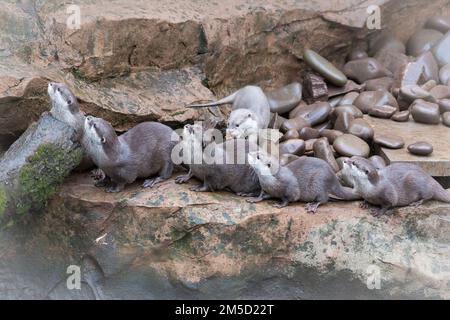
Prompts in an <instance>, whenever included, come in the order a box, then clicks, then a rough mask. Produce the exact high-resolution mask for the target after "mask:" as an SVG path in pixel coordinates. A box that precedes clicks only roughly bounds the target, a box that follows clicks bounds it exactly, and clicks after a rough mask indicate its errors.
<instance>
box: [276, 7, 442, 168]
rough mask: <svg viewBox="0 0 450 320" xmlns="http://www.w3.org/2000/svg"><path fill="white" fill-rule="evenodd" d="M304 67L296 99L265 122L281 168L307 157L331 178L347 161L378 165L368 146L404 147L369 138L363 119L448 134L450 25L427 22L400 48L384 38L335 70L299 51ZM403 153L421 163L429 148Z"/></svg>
mask: <svg viewBox="0 0 450 320" xmlns="http://www.w3.org/2000/svg"><path fill="white" fill-rule="evenodd" d="M304 61H305V62H306V64H307V65H308V66H309V68H310V70H308V71H307V72H305V74H304V77H303V87H302V90H301V92H302V96H301V97H299V99H298V101H297V103H291V104H290V108H287V109H286V108H284V109H283V110H279V111H280V112H279V113H275V114H273V117H272V122H271V127H272V128H275V129H279V130H280V131H281V133H282V134H283V136H282V138H281V140H280V141H281V142H280V156H281V161H282V163H287V162H289V161H291V160H292V159H294V158H295V157H296V156H301V155H311V156H316V157H319V158H322V159H323V160H325V161H327V162H328V163H329V164H330V166H331V167H332V168H333V169H334V170H335V171H336V172H338V171H339V170H340V169H341V168H342V163H343V160H344V159H346V158H347V157H351V156H361V157H365V158H371V159H372V160H373V161H374V162H375V163H376V164H377V165H378V166H382V165H384V162H383V160H382V159H381V158H380V157H378V156H373V150H375V148H374V146H376V145H377V146H380V147H384V148H391V149H401V148H404V147H405V142H404V140H403V139H402V137H399V136H394V135H391V134H389V135H388V134H384V133H383V132H375V131H374V129H373V127H372V126H371V125H370V124H369V123H368V122H367V121H366V120H365V119H364V118H363V115H364V114H368V115H369V116H371V117H378V118H384V119H391V120H392V121H397V122H406V121H415V122H418V123H425V124H429V125H437V124H439V123H441V122H442V123H443V124H444V125H446V126H449V127H450V17H444V16H436V17H433V18H430V19H429V20H428V21H427V22H426V24H425V26H424V27H423V28H422V29H420V30H418V31H417V32H416V33H414V34H413V35H412V36H411V38H410V39H409V40H408V41H407V43H406V44H404V43H402V42H401V41H399V40H398V39H396V38H395V37H394V36H392V35H391V34H389V33H387V32H382V33H380V34H378V35H377V36H375V37H373V38H372V39H370V40H369V41H367V42H364V43H358V44H356V45H355V47H354V49H353V50H352V51H351V53H350V54H349V56H348V57H347V62H346V63H345V65H344V66H343V68H342V70H340V69H339V68H337V67H336V66H334V65H333V64H332V63H331V62H329V61H328V60H326V59H325V58H324V57H322V56H320V55H319V54H318V53H316V52H314V51H313V50H305V52H304ZM298 86H299V84H295V85H294V84H291V85H290V86H287V87H285V88H283V89H282V90H284V92H282V93H281V94H280V92H277V93H273V94H274V95H277V94H278V95H279V96H283V94H284V95H285V97H286V99H287V100H289V93H290V90H291V89H290V88H296V89H295V90H293V89H292V90H291V91H292V96H293V95H294V91H295V92H298ZM269 95H270V94H269ZM292 96H291V97H290V98H291V100H292ZM407 150H408V152H410V153H412V154H415V155H419V156H427V155H430V154H431V153H432V152H433V146H432V145H431V144H430V143H428V142H425V141H417V142H415V143H413V144H411V145H409V146H407Z"/></svg>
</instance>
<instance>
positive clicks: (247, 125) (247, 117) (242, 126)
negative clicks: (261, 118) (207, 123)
mask: <svg viewBox="0 0 450 320" xmlns="http://www.w3.org/2000/svg"><path fill="white" fill-rule="evenodd" d="M256 119H257V117H256V116H255V114H254V113H253V112H251V111H249V110H247V109H238V110H234V111H233V112H231V114H230V119H229V120H228V128H227V134H229V135H230V136H231V137H232V138H234V139H243V138H246V137H248V136H250V135H253V134H257V133H258V122H257V121H256Z"/></svg>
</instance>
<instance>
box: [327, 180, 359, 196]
mask: <svg viewBox="0 0 450 320" xmlns="http://www.w3.org/2000/svg"><path fill="white" fill-rule="evenodd" d="M331 194H332V195H334V196H336V197H338V198H339V199H342V200H360V199H361V196H360V195H358V194H357V193H356V192H355V191H354V190H353V189H351V188H348V187H344V186H342V185H341V184H340V183H339V182H338V181H336V183H335V184H334V185H333V188H332V189H331Z"/></svg>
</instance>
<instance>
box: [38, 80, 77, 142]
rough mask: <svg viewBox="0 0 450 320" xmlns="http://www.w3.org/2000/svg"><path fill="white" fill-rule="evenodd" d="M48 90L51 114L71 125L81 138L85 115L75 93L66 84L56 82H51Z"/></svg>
mask: <svg viewBox="0 0 450 320" xmlns="http://www.w3.org/2000/svg"><path fill="white" fill-rule="evenodd" d="M47 92H48V95H49V97H50V101H51V104H52V107H51V109H50V113H51V115H52V116H53V117H54V118H56V119H57V120H59V121H62V122H64V123H66V124H68V125H69V126H71V127H72V128H73V129H74V130H75V132H76V133H77V138H78V140H80V139H81V138H82V135H83V129H84V115H83V114H82V112H81V111H80V105H79V104H78V100H77V98H76V97H75V95H74V94H73V93H72V91H70V89H69V88H68V87H67V86H66V85H65V84H63V83H55V82H49V84H48V87H47Z"/></svg>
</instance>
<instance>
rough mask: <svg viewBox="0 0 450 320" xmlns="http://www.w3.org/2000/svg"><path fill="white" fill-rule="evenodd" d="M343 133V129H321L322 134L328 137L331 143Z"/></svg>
mask: <svg viewBox="0 0 450 320" xmlns="http://www.w3.org/2000/svg"><path fill="white" fill-rule="evenodd" d="M342 135H343V133H342V131H339V130H333V129H325V130H322V131H320V136H321V137H325V138H327V139H328V142H329V143H331V144H333V142H334V140H336V138H337V137H339V136H342Z"/></svg>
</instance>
